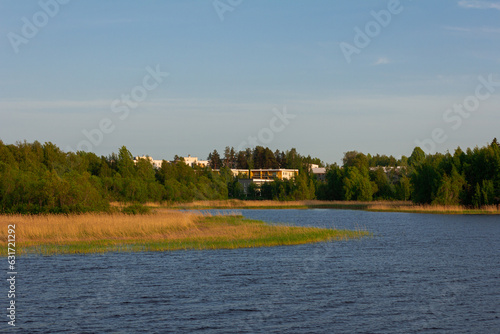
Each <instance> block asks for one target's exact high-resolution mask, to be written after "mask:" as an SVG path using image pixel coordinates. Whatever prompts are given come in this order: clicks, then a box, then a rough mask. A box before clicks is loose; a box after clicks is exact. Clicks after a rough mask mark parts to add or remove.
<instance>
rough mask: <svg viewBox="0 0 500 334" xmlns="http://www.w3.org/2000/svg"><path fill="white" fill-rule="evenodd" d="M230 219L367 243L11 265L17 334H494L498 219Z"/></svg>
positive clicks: (259, 214)
mask: <svg viewBox="0 0 500 334" xmlns="http://www.w3.org/2000/svg"><path fill="white" fill-rule="evenodd" d="M242 213H243V214H244V215H245V216H247V217H251V218H256V219H261V220H265V221H268V222H284V223H288V224H294V225H306V226H309V225H312V226H321V227H336V228H349V229H354V228H364V229H367V230H368V231H370V232H372V233H373V237H371V238H364V239H362V240H351V241H343V242H329V243H320V244H311V245H300V246H287V247H273V248H255V249H237V250H213V251H175V252H164V253H160V252H158V253H109V254H100V255H82V256H79V255H64V256H51V257H41V256H29V257H23V258H20V259H19V262H18V273H19V274H18V280H17V282H16V284H17V285H16V289H17V292H18V293H17V294H16V297H17V299H16V305H17V306H18V307H17V314H16V316H17V327H18V329H20V330H21V332H23V333H59V332H73V333H169V332H171V333H192V332H196V333H282V332H283V333H500V330H499V328H500V218H499V217H498V216H496V217H494V216H461V215H449V216H447V215H428V214H407V213H374V212H363V211H348V210H243V211H242ZM19 327H20V328H19ZM4 328H5V327H4Z"/></svg>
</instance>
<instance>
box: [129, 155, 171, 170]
mask: <svg viewBox="0 0 500 334" xmlns="http://www.w3.org/2000/svg"><path fill="white" fill-rule="evenodd" d="M139 159H145V160H147V161H149V162H150V163H151V164H152V165H153V167H154V168H161V164H162V163H163V160H153V158H151V157H149V156H146V155H143V156H142V157H135V158H134V164H137V162H138V161H139ZM167 162H169V161H167Z"/></svg>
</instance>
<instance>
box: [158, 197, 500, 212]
mask: <svg viewBox="0 0 500 334" xmlns="http://www.w3.org/2000/svg"><path fill="white" fill-rule="evenodd" d="M149 205H150V206H152V207H159V206H163V207H167V208H171V209H185V210H202V209H313V208H329V209H349V210H367V211H380V212H412V213H434V214H500V210H499V209H498V208H497V207H496V206H494V205H491V206H485V207H482V208H479V209H474V208H468V207H464V206H459V205H456V206H444V205H415V204H413V203H412V202H404V201H372V202H357V201H317V200H311V201H241V200H225V201H195V202H192V203H171V204H165V205H160V204H155V203H150V204H149Z"/></svg>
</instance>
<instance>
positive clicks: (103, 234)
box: [0, 209, 368, 255]
mask: <svg viewBox="0 0 500 334" xmlns="http://www.w3.org/2000/svg"><path fill="white" fill-rule="evenodd" d="M0 218H1V223H0V247H1V249H0V254H1V255H6V249H7V242H6V241H7V230H8V228H7V227H8V225H12V224H15V226H16V228H15V231H16V246H17V247H16V248H17V252H18V254H23V253H42V254H54V253H92V252H104V251H117V250H132V251H140V250H175V249H193V248H194V249H207V248H208V249H214V248H239V247H259V246H275V245H292V244H301V243H307V242H319V241H325V240H329V239H348V238H359V237H361V236H363V235H366V234H368V233H367V232H366V231H337V230H330V229H320V228H308V227H293V226H282V225H277V226H275V225H268V224H265V223H263V222H259V221H252V220H248V219H244V218H243V217H241V216H236V215H226V216H212V215H211V214H201V213H193V212H180V211H174V210H165V209H158V210H157V211H156V212H155V213H154V214H148V215H127V214H121V213H120V214H118V213H115V214H103V213H101V214H80V215H38V216H35V215H33V216H24V215H3V216H0Z"/></svg>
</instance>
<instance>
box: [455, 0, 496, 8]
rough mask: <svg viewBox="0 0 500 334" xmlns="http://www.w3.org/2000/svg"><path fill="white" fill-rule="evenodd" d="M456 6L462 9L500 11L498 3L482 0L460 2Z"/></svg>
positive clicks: (463, 0) (462, 0)
mask: <svg viewBox="0 0 500 334" xmlns="http://www.w3.org/2000/svg"><path fill="white" fill-rule="evenodd" d="M458 5H459V6H460V7H462V8H473V9H496V10H500V2H495V1H482V0H461V1H459V2H458Z"/></svg>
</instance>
